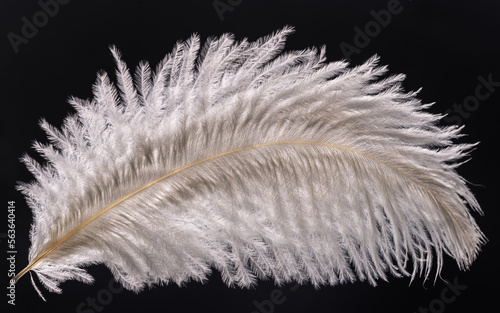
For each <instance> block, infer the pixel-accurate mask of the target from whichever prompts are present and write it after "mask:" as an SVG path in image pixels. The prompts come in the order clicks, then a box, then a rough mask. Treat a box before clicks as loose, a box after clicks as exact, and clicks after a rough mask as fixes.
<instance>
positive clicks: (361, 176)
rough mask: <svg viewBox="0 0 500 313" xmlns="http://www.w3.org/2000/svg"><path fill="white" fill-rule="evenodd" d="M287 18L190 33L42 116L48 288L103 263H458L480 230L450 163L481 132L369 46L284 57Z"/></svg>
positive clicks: (127, 276) (351, 277)
mask: <svg viewBox="0 0 500 313" xmlns="http://www.w3.org/2000/svg"><path fill="white" fill-rule="evenodd" d="M292 31H293V29H292V28H290V27H285V28H283V29H282V30H280V31H277V32H275V33H274V34H272V35H270V36H268V37H264V38H261V39H259V40H257V41H256V42H248V41H247V40H242V41H240V42H237V41H236V40H235V39H234V38H233V35H229V34H226V35H223V36H221V37H220V38H211V39H209V40H208V41H207V42H206V43H205V44H204V46H203V47H201V48H200V41H199V38H198V36H197V35H193V36H192V37H191V38H190V39H189V40H187V41H185V42H178V43H177V44H176V46H175V48H174V49H173V51H172V53H171V54H169V55H167V56H166V57H165V58H164V60H163V61H162V62H161V63H160V64H159V65H158V67H157V68H156V70H155V71H151V69H150V66H149V65H148V64H147V63H145V62H142V63H140V64H139V66H138V67H137V70H136V72H135V74H131V73H130V72H129V70H128V68H127V66H126V64H125V63H124V62H123V61H122V59H121V55H120V53H119V52H118V50H117V49H116V48H114V47H112V48H111V51H112V54H113V57H114V59H115V61H116V64H117V72H116V77H117V83H116V85H115V84H113V83H112V82H111V81H110V79H109V77H108V75H107V74H106V73H99V75H98V78H97V81H96V83H95V85H94V87H93V99H92V100H81V99H77V98H71V99H70V103H71V104H72V105H73V106H74V108H75V110H76V114H75V115H73V116H69V117H68V118H67V119H66V120H65V121H64V125H63V126H62V128H61V129H57V128H55V127H53V126H51V125H49V124H48V123H47V122H45V121H42V123H41V126H42V128H43V129H44V130H45V131H46V132H47V134H48V139H49V141H50V143H49V144H41V143H35V149H36V150H37V151H38V152H39V153H40V154H41V155H42V156H43V157H44V158H45V159H46V160H47V163H46V164H43V165H41V164H38V163H37V162H36V161H35V160H33V159H32V158H30V157H29V156H25V157H24V158H23V160H24V162H25V163H26V165H27V167H28V169H29V170H30V171H31V172H32V173H33V175H34V177H35V179H36V180H35V181H34V182H31V183H20V184H19V186H18V188H19V190H20V191H22V192H23V193H24V195H25V196H26V199H27V202H28V204H29V206H30V207H31V208H32V210H33V215H34V222H33V225H32V229H31V242H32V245H31V248H30V251H29V265H28V266H27V267H26V268H25V269H24V270H23V271H21V272H20V273H19V274H18V275H17V276H16V278H15V280H16V281H17V280H18V279H19V278H20V277H21V276H23V275H24V274H25V273H26V272H28V271H32V272H34V273H36V275H37V276H38V278H39V280H40V281H41V283H42V284H43V285H44V286H45V287H46V288H47V289H48V290H49V291H52V292H61V288H60V287H59V285H60V283H61V282H64V281H66V280H70V279H76V280H80V281H82V282H85V283H90V282H92V280H93V278H92V277H91V276H90V275H89V274H88V273H87V272H86V271H85V269H84V267H85V266H86V265H89V264H97V263H101V264H104V265H106V266H107V267H108V268H109V269H110V270H111V272H112V273H113V275H114V277H115V279H116V280H117V281H119V282H120V283H121V284H123V286H124V287H125V288H127V289H130V290H134V291H136V292H138V291H140V290H142V289H143V288H144V287H145V286H150V285H152V284H160V283H171V282H173V283H177V284H183V283H185V282H187V281H192V280H193V281H200V282H201V281H205V280H206V279H207V275H209V274H210V272H211V271H212V270H214V269H215V270H218V271H219V272H220V273H221V275H222V277H223V279H224V281H225V282H226V283H227V284H228V285H238V286H241V287H248V286H251V285H252V284H254V283H256V281H257V280H258V279H272V280H274V281H275V282H276V283H278V284H280V283H285V282H290V281H297V282H299V283H307V282H309V283H311V284H313V285H314V286H320V285H325V284H329V285H335V284H338V283H344V282H351V281H355V280H367V281H369V282H370V283H372V284H376V281H377V280H379V279H387V275H388V274H390V275H394V276H411V278H412V279H413V278H414V277H415V276H416V275H424V276H425V277H426V278H427V277H428V276H429V275H430V273H431V271H432V268H433V267H435V268H436V272H437V273H439V271H440V270H441V267H442V265H443V257H444V255H445V254H447V255H450V256H451V257H453V258H454V259H455V260H456V261H457V263H458V265H459V267H460V268H461V269H465V268H467V267H468V266H469V265H470V264H471V262H472V261H473V260H474V259H475V258H476V256H477V254H478V251H479V249H480V247H481V245H482V244H484V242H485V238H484V235H483V234H482V233H481V231H480V229H479V228H478V226H477V224H476V223H475V221H474V220H473V217H472V215H471V212H470V211H476V212H479V213H481V209H480V206H479V204H478V203H477V201H476V199H475V198H474V196H473V194H472V193H471V192H470V191H469V189H468V187H467V186H466V182H465V181H464V179H463V178H462V177H460V176H459V175H458V174H457V172H456V167H457V166H458V164H459V162H461V159H463V158H464V156H466V155H467V154H468V153H469V151H470V150H471V148H472V147H474V144H455V143H453V141H454V140H455V139H456V138H457V137H459V136H460V131H461V128H459V127H455V126H448V127H442V126H439V120H440V119H441V118H442V116H440V115H434V114H430V113H428V112H426V109H427V108H428V107H429V106H430V104H422V103H421V102H420V101H419V100H418V99H417V97H416V95H417V92H404V91H403V90H402V87H401V83H402V81H403V79H404V76H403V75H393V76H386V73H387V68H386V67H384V66H378V58H377V57H372V58H371V59H369V60H368V61H367V62H366V63H364V64H362V65H360V66H357V67H352V68H351V67H349V64H347V63H346V62H333V63H327V62H326V61H325V50H324V48H322V49H319V50H318V49H306V50H303V51H292V52H287V53H282V50H283V46H284V43H285V40H286V37H287V36H288V35H289V34H290V33H291V32H292Z"/></svg>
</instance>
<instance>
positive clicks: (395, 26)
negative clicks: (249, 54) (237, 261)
mask: <svg viewBox="0 0 500 313" xmlns="http://www.w3.org/2000/svg"><path fill="white" fill-rule="evenodd" d="M44 1H45V2H46V1H47V0H44ZM61 2H63V1H61ZM65 2H68V1H67V0H66V1H65ZM214 2H215V1H213V0H208V1H180V0H178V1H168V2H167V1H145V0H144V1H139V0H138V1H118V0H116V1H97V0H87V1H81V0H80V1H78V0H72V1H69V2H68V3H66V4H59V8H58V12H57V13H56V14H53V15H54V16H52V17H49V18H48V19H47V20H44V19H43V17H41V18H40V16H41V15H40V14H39V13H38V12H40V11H41V10H42V8H41V7H40V5H39V4H38V3H37V1H27V0H23V1H14V0H8V1H2V5H1V7H0V47H1V50H0V53H1V59H0V66H1V68H0V71H1V79H2V82H1V84H0V86H1V88H2V92H1V100H0V101H1V104H2V121H1V123H0V125H1V126H0V127H1V140H2V141H1V144H2V145H1V146H2V153H1V158H2V162H1V164H2V178H1V184H2V185H1V194H2V206H3V210H4V212H5V214H0V230H1V233H2V238H0V239H1V241H2V242H1V247H2V248H1V250H0V257H1V260H2V263H0V264H2V267H1V268H0V272H1V274H0V275H1V277H3V279H2V280H1V281H2V286H6V285H7V271H8V266H7V263H4V262H5V261H6V258H7V254H6V251H7V245H6V238H5V233H6V230H5V229H6V225H7V201H16V243H17V250H18V253H17V256H16V258H17V261H16V267H17V270H16V272H18V271H19V270H21V269H22V268H23V267H24V266H26V265H27V252H28V248H29V246H30V242H29V236H28V231H29V226H30V224H31V212H30V209H29V208H28V207H27V205H26V203H25V201H24V199H23V197H22V196H21V195H20V193H18V192H17V191H16V190H15V188H14V186H15V184H16V181H29V180H31V179H32V177H31V175H30V174H29V172H28V171H27V170H26V169H25V167H24V165H22V164H21V163H20V162H19V161H18V159H19V157H21V156H22V154H23V153H25V152H28V153H30V154H31V155H35V153H34V151H33V150H32V149H31V143H32V141H33V140H34V139H37V140H39V141H42V142H46V140H45V135H44V133H43V132H42V131H41V130H40V129H39V127H38V121H39V120H40V119H41V118H42V117H44V118H46V119H47V120H48V121H49V123H51V124H53V125H61V123H62V120H63V118H64V117H65V116H67V114H69V113H71V112H73V111H72V108H71V107H70V105H69V104H67V102H66V99H67V98H68V97H69V96H71V95H73V96H76V97H80V98H90V97H91V86H92V84H93V83H94V80H95V78H96V73H97V71H99V70H101V69H102V70H105V71H107V72H108V73H114V64H113V60H112V57H111V55H110V53H109V50H108V47H109V45H110V44H114V45H116V46H117V47H118V48H119V49H120V50H121V51H122V53H123V55H124V60H125V61H126V62H127V63H128V64H129V65H130V66H131V67H135V65H137V64H138V62H139V61H140V60H147V61H149V62H150V63H151V64H152V65H154V64H157V63H158V62H159V61H160V60H161V59H162V58H163V56H164V55H165V54H166V53H168V52H170V50H171V49H172V47H173V45H174V43H175V42H176V41H177V40H183V39H187V38H188V37H189V36H190V35H191V34H192V33H193V32H197V33H199V34H200V36H201V38H202V39H206V38H207V37H208V36H211V35H216V36H219V35H220V34H222V33H225V32H232V33H234V34H235V35H236V37H237V38H243V37H248V38H249V39H256V38H258V37H261V36H263V35H267V34H269V33H271V32H273V31H275V30H277V29H279V28H281V27H283V26H284V25H292V26H295V28H296V32H295V34H294V35H292V36H291V37H290V38H289V40H288V42H287V45H286V48H285V49H286V50H295V49H303V48H307V47H310V46H321V45H326V47H327V57H328V60H330V61H335V60H338V59H342V58H345V57H347V55H345V54H344V53H343V52H342V50H341V48H340V45H341V43H344V44H343V45H346V44H349V45H352V46H355V45H356V43H358V47H360V45H359V44H360V43H361V42H360V41H359V40H358V41H356V39H359V38H356V37H355V36H356V31H355V28H356V27H358V28H359V29H361V30H363V32H366V27H367V26H368V32H370V34H371V35H372V36H371V37H372V38H369V39H368V40H367V41H365V42H364V45H365V46H364V47H362V48H360V49H359V51H358V50H357V51H356V52H357V53H352V54H351V55H349V57H350V60H351V61H352V63H353V64H355V65H357V64H360V63H361V62H363V61H364V60H366V59H367V58H368V57H370V56H372V55H373V54H378V55H380V57H381V63H382V64H388V65H389V69H390V72H391V73H405V74H407V79H406V81H405V88H406V89H407V90H416V89H418V88H420V87H423V89H422V91H421V93H420V96H419V97H420V98H421V99H422V100H423V102H425V103H429V102H436V104H435V105H434V106H433V107H432V108H431V109H430V110H431V111H432V112H434V113H445V112H449V110H450V109H453V107H454V104H457V105H463V104H464V100H465V102H466V104H467V106H466V107H465V111H463V112H462V113H460V114H462V115H460V114H459V113H454V112H451V114H450V117H448V118H447V119H446V120H444V121H443V124H444V125H449V124H451V123H458V124H462V125H465V128H464V133H466V134H468V136H466V137H464V138H462V139H461V141H463V142H476V141H481V144H480V145H479V146H478V148H477V149H476V150H474V151H473V152H472V158H471V160H470V161H469V162H468V163H466V164H464V165H463V166H461V167H460V168H459V173H460V174H461V175H462V176H464V177H465V179H467V180H468V181H470V182H471V183H472V184H471V185H470V187H471V189H472V190H473V192H474V193H475V194H476V196H477V198H478V200H479V202H480V204H481V205H482V208H483V210H484V211H485V216H480V215H479V214H474V217H475V218H476V220H477V221H478V223H479V225H480V227H481V228H482V229H483V231H484V232H485V234H486V236H487V237H488V239H489V242H488V244H487V245H486V246H484V247H483V250H482V252H481V253H480V255H479V257H478V259H477V260H476V262H475V263H474V264H473V265H472V267H471V268H470V270H469V271H466V272H462V271H460V270H459V269H458V267H457V265H456V263H455V262H454V261H453V260H452V259H450V258H446V260H445V264H444V269H443V272H442V275H441V276H442V278H443V279H446V280H448V281H450V282H456V283H457V284H459V285H463V286H466V289H463V290H461V291H460V294H459V295H458V296H455V297H453V299H452V300H450V301H448V302H450V303H444V302H442V301H441V300H440V299H441V297H442V296H443V295H444V296H445V297H446V296H447V297H452V296H453V293H450V292H449V290H448V289H446V288H448V287H447V286H446V284H445V282H444V281H443V280H442V279H441V278H438V279H437V281H436V282H435V283H434V281H433V279H431V280H429V281H424V280H423V278H416V279H415V280H414V281H413V282H411V284H410V279H409V278H391V279H390V281H389V282H384V281H380V282H379V285H378V286H377V287H372V286H370V285H369V284H368V283H366V282H364V283H355V284H347V285H342V286H335V287H322V288H321V289H319V290H315V289H314V288H313V287H312V286H310V285H303V286H298V287H297V286H295V285H293V284H291V285H285V286H281V287H279V286H274V285H273V284H272V283H271V282H263V281H260V282H259V284H258V285H257V286H255V287H254V288H253V289H250V290H242V289H238V288H228V287H226V286H225V285H224V284H223V283H222V281H221V279H220V275H219V273H218V272H214V273H213V274H212V275H211V277H210V279H209V281H208V282H207V283H205V284H200V283H188V284H186V286H184V287H178V286H176V285H169V286H157V287H155V288H153V289H151V290H144V291H143V292H142V293H140V294H138V295H136V294H134V293H132V292H129V291H126V290H123V291H119V290H117V289H113V288H118V287H117V286H116V285H112V286H111V288H110V287H109V283H110V282H111V283H112V282H113V281H112V275H111V273H110V272H109V270H108V269H107V268H105V267H104V266H98V265H96V266H92V267H89V271H90V273H91V274H92V275H94V277H95V279H96V282H95V283H94V285H85V284H82V283H77V282H67V283H64V284H63V285H62V288H63V294H62V295H58V294H52V293H49V292H47V291H46V290H44V289H43V287H41V289H42V292H44V295H45V297H46V299H47V302H43V301H42V300H41V299H40V298H39V297H38V295H37V293H36V291H35V290H34V289H33V287H32V286H31V283H30V279H29V275H26V276H25V277H23V278H22V279H21V280H20V281H19V283H18V284H17V286H16V306H15V307H12V306H10V305H7V300H8V298H7V297H6V296H5V295H4V294H5V291H6V289H2V290H3V292H2V296H1V300H0V301H1V302H0V303H1V305H2V307H3V306H5V307H7V308H8V312H11V311H12V312H32V311H35V310H37V311H39V310H40V311H42V310H45V311H47V312H55V313H57V312H87V313H90V312H144V311H146V312H148V311H149V312H249V313H250V312H254V311H255V312H268V313H270V312H419V310H420V311H421V312H426V311H425V310H428V312H442V311H443V310H444V311H446V312H487V311H490V312H491V311H492V310H495V309H494V308H495V307H497V308H498V303H497V299H498V297H499V296H500V295H499V293H498V292H499V289H500V288H498V282H499V275H498V271H499V270H498V266H497V264H498V260H497V259H496V257H497V256H498V253H497V249H498V242H497V239H498V231H497V228H498V227H496V224H497V223H498V221H499V220H498V211H497V207H498V205H497V204H496V203H495V201H494V198H493V197H494V196H495V193H496V192H498V187H499V185H500V184H499V183H498V179H497V175H498V167H497V166H496V162H495V160H496V159H498V157H497V154H496V145H497V142H498V135H499V132H498V127H497V125H498V123H499V115H498V113H499V110H498V105H499V100H500V87H494V88H495V89H492V91H491V92H489V94H488V96H487V97H486V96H484V97H482V98H484V99H482V100H480V101H478V102H477V103H474V102H473V101H474V100H473V97H474V95H475V90H476V87H477V86H478V85H479V84H480V80H479V79H478V77H480V76H481V77H483V78H485V79H488V76H490V75H491V79H492V80H493V81H495V82H500V63H499V61H498V56H499V55H500V44H499V41H498V40H499V35H500V18H499V13H500V12H499V5H498V4H496V2H495V1H430V0H429V1H418V0H413V1H410V0H401V1H400V4H399V6H398V7H397V8H398V12H399V11H400V12H399V13H397V14H392V15H391V20H390V22H389V23H388V25H386V26H385V27H384V26H380V25H379V27H378V29H377V26H376V25H375V24H374V23H375V22H373V21H374V20H375V18H374V16H373V14H371V13H370V12H371V11H374V12H379V11H380V10H387V7H388V3H391V2H392V3H396V2H394V1H388V0H384V1H251V0H232V1H228V0H221V1H218V2H219V3H226V4H227V5H230V9H231V10H226V11H224V12H222V15H221V16H220V15H219V14H218V13H217V10H216V9H215V7H214ZM231 4H232V5H231ZM37 14H38V15H37ZM36 16H38V17H39V18H40V19H39V20H38V24H39V25H41V26H40V27H37V29H38V32H37V33H36V34H35V35H33V34H32V38H29V39H28V40H27V42H25V43H22V44H19V45H18V46H17V48H18V52H17V53H16V52H15V48H14V47H13V45H12V44H11V42H10V41H9V35H8V34H9V33H15V34H17V35H19V36H22V28H23V25H24V24H25V22H24V20H23V17H26V19H27V20H29V21H32V20H33V17H36ZM370 27H371V28H370ZM10 36H11V37H12V34H11V35H10ZM497 84H498V83H497ZM483 90H484V88H483ZM1 216H4V218H3V217H1ZM4 264H5V265H4ZM39 285H40V284H39ZM4 288H5V287H4ZM112 291H114V292H115V293H113V292H112ZM109 295H112V298H106V296H109ZM92 298H100V300H101V302H104V304H105V305H100V304H99V302H97V304H98V307H97V308H95V309H92V308H91V307H90V306H88V304H87V301H89V300H88V299H92ZM273 299H274V300H275V301H276V302H279V303H277V304H273V305H272V306H270V305H269V303H271V302H270V301H271V300H273ZM259 304H260V305H261V308H260V311H259ZM490 305H491V306H490ZM79 306H80V311H78V310H77V308H78V307H79ZM2 311H3V310H2ZM3 312H4V311H3Z"/></svg>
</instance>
